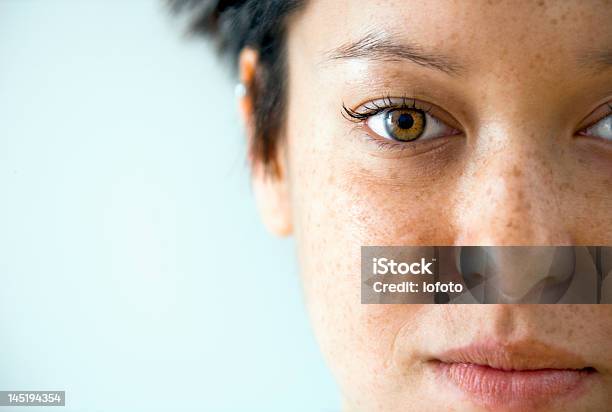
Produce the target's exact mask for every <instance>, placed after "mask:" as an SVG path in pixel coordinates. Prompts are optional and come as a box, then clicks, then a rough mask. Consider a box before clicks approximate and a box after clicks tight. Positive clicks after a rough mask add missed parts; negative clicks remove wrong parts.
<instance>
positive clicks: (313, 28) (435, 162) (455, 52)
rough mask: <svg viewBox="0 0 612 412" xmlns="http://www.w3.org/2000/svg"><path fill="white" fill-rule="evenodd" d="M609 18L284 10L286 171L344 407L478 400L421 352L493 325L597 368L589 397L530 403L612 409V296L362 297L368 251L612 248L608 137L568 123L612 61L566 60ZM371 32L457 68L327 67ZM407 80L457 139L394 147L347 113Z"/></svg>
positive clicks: (590, 11) (458, 5)
mask: <svg viewBox="0 0 612 412" xmlns="http://www.w3.org/2000/svg"><path fill="white" fill-rule="evenodd" d="M468 4H469V6H468ZM610 21H612V7H609V3H607V2H600V1H563V2H549V1H546V2H545V1H537V2H527V1H491V0H489V1H473V2H464V1H450V0H449V1H445V0H439V1H391V0H388V1H385V0H380V1H359V2H357V1H352V0H337V1H324V0H313V1H311V2H310V4H309V5H308V7H307V8H306V9H305V10H304V11H303V12H301V13H300V14H299V15H297V16H295V19H293V20H292V22H291V24H290V28H289V33H288V63H289V64H288V67H289V83H288V84H289V104H288V107H287V128H286V130H287V135H286V142H287V145H286V146H285V147H284V150H283V151H281V153H284V157H283V159H282V161H283V162H285V168H286V170H287V173H286V175H285V177H284V178H285V179H287V184H288V186H289V188H290V197H291V199H290V202H289V204H290V209H291V210H290V214H291V216H292V224H293V228H294V235H295V237H296V240H297V245H298V254H299V261H300V266H301V272H302V277H303V282H304V291H305V295H306V300H307V305H308V309H309V311H310V315H311V319H312V323H313V325H314V328H315V331H316V334H317V338H318V341H319V342H320V345H321V348H322V350H323V352H324V354H325V356H326V358H327V360H328V362H329V365H330V367H331V369H332V371H333V373H334V375H335V376H336V378H337V380H338V383H339V386H340V388H341V390H342V394H343V397H344V399H345V410H346V411H368V412H369V411H385V412H392V411H443V410H456V411H480V410H484V409H481V408H480V407H479V406H477V405H475V404H473V403H471V402H470V401H469V400H466V399H462V398H457V397H453V396H451V395H449V392H447V391H444V390H441V389H440V388H439V385H438V383H436V382H434V381H432V378H431V376H429V375H427V374H426V373H424V371H423V367H422V363H421V360H420V358H419V353H420V352H421V351H422V350H423V349H424V348H429V347H448V348H450V347H454V346H457V345H461V344H468V343H470V342H472V341H474V340H475V339H478V338H482V337H488V336H496V337H498V338H499V339H502V340H506V341H516V340H521V339H535V340H538V341H541V342H543V343H546V344H553V345H559V344H562V345H563V347H564V348H566V349H568V350H570V351H573V352H576V353H579V354H580V355H581V356H582V357H584V359H585V360H586V361H588V362H589V364H592V365H593V366H594V367H596V368H597V369H598V370H599V371H600V372H601V374H602V377H603V379H602V380H601V383H600V384H598V385H597V386H596V387H593V388H591V389H590V391H589V393H588V395H587V396H583V397H581V398H580V399H578V400H576V401H573V402H570V401H564V402H557V403H553V404H551V405H547V406H546V407H542V409H538V410H554V411H587V410H588V411H606V410H609V407H610V406H609V405H612V375H611V373H612V306H609V305H599V306H590V305H568V306H566V305H531V306H530V305H478V306H477V305H461V306H454V307H450V306H437V305H362V304H360V283H359V282H360V275H359V274H360V246H361V245H419V244H428V245H431V244H433V245H453V244H458V245H470V244H471V245H474V244H475V245H560V244H582V245H597V244H612V208H611V207H610V206H611V205H612V187H610V176H612V143H611V142H608V143H603V142H596V141H593V140H588V139H579V138H576V137H575V135H574V134H575V132H576V131H577V130H578V127H579V126H580V122H581V121H582V120H583V119H585V118H586V117H587V116H588V115H589V113H591V112H592V111H593V110H594V109H596V108H597V104H598V103H599V104H603V103H604V102H605V98H609V97H610V96H609V95H608V96H606V95H605V93H606V92H607V93H609V91H610V90H612V89H611V87H612V72H611V71H610V70H609V69H607V70H603V69H600V70H586V71H585V70H583V69H580V68H579V67H578V65H577V64H576V63H575V60H576V59H575V57H574V56H575V55H577V54H579V53H580V52H584V51H585V50H586V49H587V47H601V48H606V47H610V45H611V42H612V25H610V24H609V22H610ZM364 28H383V29H388V30H393V31H395V32H398V33H401V34H402V36H405V38H406V39H409V40H410V41H414V42H417V43H418V44H419V45H422V47H423V48H424V49H428V50H429V49H433V50H437V51H440V52H441V53H444V54H447V55H450V56H452V57H453V58H454V59H457V60H459V61H461V62H462V64H463V65H465V67H466V71H465V74H464V75H463V77H461V78H458V77H452V76H448V75H446V74H444V73H437V72H432V71H431V70H428V69H425V68H422V67H419V66H415V65H413V64H410V63H407V62H377V63H372V64H371V63H368V62H363V61H351V62H343V63H337V64H322V63H321V60H322V59H323V57H322V56H324V54H325V52H326V51H327V50H330V49H332V48H334V47H337V46H338V45H340V44H342V43H344V42H347V41H349V40H355V39H356V38H358V37H359V35H360V34H361V33H362V32H363V30H364ZM414 84H417V85H418V88H414V87H413V85H414ZM415 89H418V90H419V93H420V95H421V96H419V98H421V99H422V100H425V101H429V102H431V103H433V104H435V105H437V106H439V107H441V108H442V109H443V110H444V111H446V112H448V113H450V114H451V116H453V117H454V118H455V120H456V121H457V123H459V125H460V126H461V128H462V131H463V134H462V136H457V137H456V138H454V139H447V141H445V143H444V144H443V145H441V146H439V147H437V148H432V149H431V150H428V151H424V152H423V153H420V154H416V155H414V156H412V155H409V154H405V153H404V154H403V155H393V154H391V153H389V152H381V151H380V150H379V149H377V147H376V146H375V145H373V144H372V143H371V142H369V141H367V140H366V139H363V138H362V135H363V133H364V132H363V130H360V129H356V128H355V126H354V125H352V124H350V123H349V122H347V120H346V119H344V118H343V117H342V115H341V104H342V103H343V102H344V103H346V104H347V105H351V106H352V107H355V106H356V105H358V104H360V103H363V102H365V101H368V100H369V99H376V98H380V97H381V96H382V95H384V94H391V95H393V94H398V95H402V94H403V93H405V92H410V91H412V90H415ZM585 126H586V125H585ZM451 405H452V407H451ZM449 408H451V409H449Z"/></svg>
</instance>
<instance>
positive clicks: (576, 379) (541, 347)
mask: <svg viewBox="0 0 612 412" xmlns="http://www.w3.org/2000/svg"><path fill="white" fill-rule="evenodd" d="M429 363H430V365H431V366H432V367H433V369H434V371H435V373H436V375H437V376H438V377H439V378H440V379H442V380H443V381H446V382H448V383H450V384H452V385H453V386H454V387H455V388H458V389H459V390H460V392H462V393H463V394H464V395H465V396H467V398H469V399H470V400H471V401H473V402H475V403H477V404H480V405H481V406H484V407H485V408H490V409H494V410H517V411H518V410H520V411H526V410H530V409H537V408H541V407H543V406H545V405H546V404H549V403H551V402H554V401H556V400H558V399H560V398H567V397H568V396H571V399H572V400H577V399H578V398H579V397H580V396H581V395H584V394H585V393H586V392H587V385H586V384H587V383H588V381H589V380H591V379H594V378H595V377H596V376H597V375H598V371H597V370H596V369H595V368H594V367H593V366H591V365H588V364H586V363H585V362H584V361H583V360H582V359H581V358H580V356H578V355H576V354H574V353H572V352H569V351H567V350H564V349H561V348H557V347H552V346H549V345H546V344H542V343H539V342H537V341H529V342H519V343H511V344H508V343H497V342H491V341H488V342H486V343H477V344H472V345H469V346H465V347H460V348H456V349H452V350H450V351H447V352H443V353H441V354H440V355H439V356H437V357H435V358H433V359H430V360H429Z"/></svg>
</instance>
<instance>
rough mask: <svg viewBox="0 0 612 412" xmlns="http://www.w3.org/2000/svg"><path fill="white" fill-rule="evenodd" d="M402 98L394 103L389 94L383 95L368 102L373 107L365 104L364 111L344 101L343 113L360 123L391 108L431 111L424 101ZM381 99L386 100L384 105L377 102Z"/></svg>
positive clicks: (349, 118) (350, 119)
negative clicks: (347, 105) (353, 107)
mask: <svg viewBox="0 0 612 412" xmlns="http://www.w3.org/2000/svg"><path fill="white" fill-rule="evenodd" d="M394 99H395V98H394ZM400 99H402V102H401V103H400V104H397V103H393V101H392V100H391V96H389V95H387V96H384V97H382V98H381V99H377V100H373V101H371V102H369V103H368V104H370V105H373V107H372V106H369V107H368V105H367V104H365V105H363V108H364V110H363V111H357V110H353V109H351V108H349V107H346V105H345V104H344V103H342V114H343V116H344V117H345V118H346V119H348V120H349V121H351V122H354V123H359V122H363V121H365V120H368V119H369V118H370V117H371V116H374V115H377V114H378V113H380V112H383V111H385V110H389V109H416V110H421V111H422V112H424V113H430V112H431V106H428V105H426V104H423V103H417V102H416V99H413V98H408V97H406V96H402V97H400ZM379 100H382V101H383V102H384V105H382V106H380V105H378V104H377V103H376V102H377V101H379Z"/></svg>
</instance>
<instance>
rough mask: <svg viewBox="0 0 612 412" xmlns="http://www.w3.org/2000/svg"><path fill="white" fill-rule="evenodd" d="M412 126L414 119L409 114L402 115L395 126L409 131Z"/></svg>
mask: <svg viewBox="0 0 612 412" xmlns="http://www.w3.org/2000/svg"><path fill="white" fill-rule="evenodd" d="M413 125H414V118H413V117H412V115H411V114H408V113H402V114H400V115H399V118H398V119H397V126H398V127H399V128H400V129H410V128H411V127H412V126H413Z"/></svg>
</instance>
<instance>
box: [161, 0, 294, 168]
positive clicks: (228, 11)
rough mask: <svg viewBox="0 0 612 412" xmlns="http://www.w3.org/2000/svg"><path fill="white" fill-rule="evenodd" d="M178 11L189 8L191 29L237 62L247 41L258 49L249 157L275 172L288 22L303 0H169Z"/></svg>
mask: <svg viewBox="0 0 612 412" xmlns="http://www.w3.org/2000/svg"><path fill="white" fill-rule="evenodd" d="M168 1H169V2H170V6H171V8H172V10H173V11H174V12H175V13H189V14H191V15H192V16H193V17H192V18H191V19H190V22H191V23H190V27H189V30H190V32H192V33H194V34H201V35H205V36H206V37H208V38H210V39H211V40H212V41H213V42H214V43H215V44H216V47H217V51H218V52H219V54H220V55H223V56H226V57H229V59H230V63H231V64H232V66H233V68H234V69H235V68H236V67H237V63H238V57H239V55H240V52H241V51H242V49H243V48H245V47H250V48H253V49H254V50H255V51H257V53H258V64H257V71H256V74H255V80H254V82H253V84H250V85H245V86H246V87H247V91H248V93H249V94H250V96H251V98H252V99H253V107H254V109H253V110H254V133H255V135H254V136H253V139H251V147H249V152H250V158H251V159H252V160H253V161H254V162H261V163H263V165H264V166H265V168H266V170H267V171H268V172H272V174H277V172H278V169H277V166H278V165H277V164H276V163H275V159H276V150H277V147H278V140H279V137H280V135H281V130H282V128H283V125H284V119H285V107H286V104H285V103H286V98H287V96H286V94H287V90H286V89H287V87H286V79H287V68H286V53H285V43H286V41H285V40H286V23H287V20H288V17H289V16H290V15H291V14H293V13H294V12H296V11H297V10H298V9H300V8H301V7H303V5H304V3H305V0H168Z"/></svg>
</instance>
